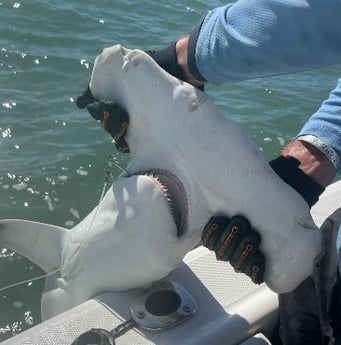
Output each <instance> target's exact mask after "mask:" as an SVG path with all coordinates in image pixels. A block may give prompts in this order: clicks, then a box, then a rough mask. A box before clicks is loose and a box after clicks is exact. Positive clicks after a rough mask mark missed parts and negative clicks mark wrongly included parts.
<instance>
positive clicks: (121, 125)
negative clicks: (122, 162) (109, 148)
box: [87, 101, 129, 152]
mask: <svg viewBox="0 0 341 345" xmlns="http://www.w3.org/2000/svg"><path fill="white" fill-rule="evenodd" d="M87 110H88V111H89V113H90V115H91V116H92V117H93V118H94V119H95V120H97V121H101V124H102V127H103V128H104V129H105V130H106V131H107V132H108V133H109V134H110V135H111V136H112V137H113V138H114V140H115V142H116V147H117V149H118V150H119V151H121V152H129V147H128V144H127V143H126V141H125V139H124V136H125V134H126V133H127V129H128V126H129V116H128V113H127V112H126V111H125V110H124V109H123V108H121V107H120V106H119V105H118V104H117V103H114V102H111V101H98V102H94V103H91V104H89V105H88V106H87Z"/></svg>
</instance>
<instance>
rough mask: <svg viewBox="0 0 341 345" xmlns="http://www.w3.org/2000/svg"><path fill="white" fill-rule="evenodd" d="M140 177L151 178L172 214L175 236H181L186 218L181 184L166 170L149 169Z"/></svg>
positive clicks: (184, 194) (185, 202) (186, 206)
mask: <svg viewBox="0 0 341 345" xmlns="http://www.w3.org/2000/svg"><path fill="white" fill-rule="evenodd" d="M142 175H146V176H149V177H151V178H153V179H154V182H155V183H156V184H157V185H158V187H159V188H160V190H161V191H162V193H163V195H164V196H165V198H166V199H167V201H168V204H169V208H170V210H171V212H172V215H173V219H174V222H175V224H176V227H177V236H178V237H180V236H182V235H183V234H184V232H185V228H186V225H187V216H188V202H187V196H186V193H185V188H184V186H183V184H182V183H181V181H180V180H179V179H178V178H177V177H176V176H175V175H174V174H172V173H171V172H169V171H168V170H163V169H151V170H148V171H145V172H144V173H143V174H142Z"/></svg>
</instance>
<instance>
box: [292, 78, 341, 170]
mask: <svg viewBox="0 0 341 345" xmlns="http://www.w3.org/2000/svg"><path fill="white" fill-rule="evenodd" d="M303 135H313V136H316V137H317V138H319V139H320V140H321V141H322V142H324V143H325V144H327V145H328V146H330V147H332V148H333V149H334V150H335V151H336V152H337V153H338V154H339V156H340V159H341V79H339V80H338V83H337V85H336V88H335V89H334V90H333V91H331V93H330V95H329V97H328V99H326V100H325V101H324V102H323V103H322V105H321V107H320V109H318V110H317V112H316V113H315V114H313V115H312V116H311V117H310V119H309V120H308V122H307V123H306V124H305V125H304V126H303V128H302V129H301V131H300V133H299V134H298V136H303ZM338 170H339V171H338V172H339V173H340V172H341V171H340V170H341V166H339V169H338Z"/></svg>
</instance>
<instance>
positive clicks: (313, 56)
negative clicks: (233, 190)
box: [188, 0, 341, 157]
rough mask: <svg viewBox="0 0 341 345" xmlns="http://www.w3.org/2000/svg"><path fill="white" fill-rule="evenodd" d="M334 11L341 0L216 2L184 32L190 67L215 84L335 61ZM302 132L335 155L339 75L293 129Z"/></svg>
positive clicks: (340, 108) (339, 53)
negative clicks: (305, 119) (311, 112)
mask: <svg viewBox="0 0 341 345" xmlns="http://www.w3.org/2000/svg"><path fill="white" fill-rule="evenodd" d="M340 14H341V0H239V1H237V2H236V3H234V4H229V5H226V6H223V7H219V8H216V9H215V10H213V11H211V12H209V13H208V14H207V15H206V16H205V18H204V19H203V21H202V22H201V23H200V25H198V26H197V27H196V28H195V29H194V30H193V31H192V32H191V33H190V37H189V48H188V58H189V60H188V61H189V68H190V71H191V72H192V74H193V75H194V76H196V77H197V78H198V79H202V80H205V81H208V82H210V83H213V84H217V85H219V84H223V83H226V82H230V81H239V80H247V79H252V78H258V77H265V76H273V75H280V74H287V73H293V72H299V71H304V70H308V69H312V68H317V67H321V66H325V65H331V64H338V63H341V29H340V23H341V21H340ZM337 77H338V76H336V78H337ZM306 134H310V135H313V136H316V137H317V138H319V139H320V140H321V141H322V142H324V143H325V144H327V145H328V146H330V147H331V148H333V149H334V150H335V151H336V152H337V153H338V154H339V155H340V157H341V81H340V80H339V82H338V85H337V87H336V88H335V90H333V91H332V92H331V94H330V97H329V98H328V99H327V100H326V101H325V102H324V103H323V104H322V106H321V108H320V109H319V110H318V111H317V112H316V113H315V114H314V115H312V117H311V118H310V119H309V121H308V122H307V123H306V125H305V126H304V127H303V129H302V131H301V132H300V134H299V135H306Z"/></svg>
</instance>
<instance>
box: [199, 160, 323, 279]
mask: <svg viewBox="0 0 341 345" xmlns="http://www.w3.org/2000/svg"><path fill="white" fill-rule="evenodd" d="M299 165H300V162H299V161H298V160H297V159H296V158H294V157H283V156H279V157H277V158H276V159H274V160H272V161H271V162H270V166H271V167H272V169H273V170H274V171H275V172H276V174H277V175H278V176H279V177H281V178H282V180H283V181H284V182H286V183H287V184H288V185H289V186H291V187H292V188H294V189H295V190H296V191H297V192H298V193H299V194H300V195H301V196H302V197H303V198H304V200H305V201H306V202H307V204H308V205H309V207H311V206H312V205H313V204H314V203H315V202H316V201H317V200H318V197H319V195H320V194H321V193H322V192H323V191H324V188H323V187H322V186H321V185H319V184H318V183H316V182H315V181H313V180H312V179H311V178H310V177H309V176H308V175H306V174H305V173H304V172H303V171H302V170H301V169H299V167H298V166H299ZM202 242H203V245H204V246H205V247H207V248H208V249H210V250H213V251H214V252H215V254H216V257H217V259H218V260H223V261H228V262H230V264H231V265H232V267H233V268H234V269H235V271H236V272H243V273H245V274H246V275H248V276H249V277H250V278H251V280H252V281H253V282H254V283H256V284H261V283H262V282H264V272H265V257H264V255H263V254H262V253H261V251H260V250H259V245H260V243H261V238H260V235H259V234H258V232H257V231H256V230H255V229H252V227H251V226H250V224H249V222H248V220H247V219H246V218H245V217H242V216H235V217H232V218H231V219H228V218H226V217H221V216H214V217H212V218H211V219H210V220H209V222H208V223H207V224H206V226H205V228H204V231H203V233H202Z"/></svg>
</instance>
